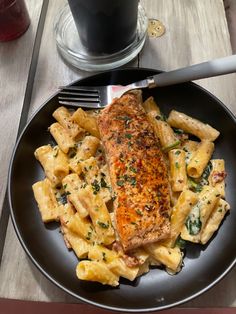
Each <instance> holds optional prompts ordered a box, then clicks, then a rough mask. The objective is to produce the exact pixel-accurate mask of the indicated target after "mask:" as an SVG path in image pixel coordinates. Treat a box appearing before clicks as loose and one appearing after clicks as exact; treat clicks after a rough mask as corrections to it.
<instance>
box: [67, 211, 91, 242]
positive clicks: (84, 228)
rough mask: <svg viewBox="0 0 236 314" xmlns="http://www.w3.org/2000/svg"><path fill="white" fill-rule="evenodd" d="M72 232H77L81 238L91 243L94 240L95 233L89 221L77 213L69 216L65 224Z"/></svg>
mask: <svg viewBox="0 0 236 314" xmlns="http://www.w3.org/2000/svg"><path fill="white" fill-rule="evenodd" d="M66 226H67V227H68V228H69V229H70V230H71V231H72V232H74V233H76V234H78V235H79V236H80V237H81V238H82V239H84V240H87V241H88V242H91V243H93V242H94V241H95V240H96V233H95V230H94V228H93V225H92V224H91V222H90V221H89V220H88V219H86V218H82V217H80V215H79V214H78V213H76V214H75V215H73V216H72V217H70V219H69V221H68V223H67V225H66Z"/></svg>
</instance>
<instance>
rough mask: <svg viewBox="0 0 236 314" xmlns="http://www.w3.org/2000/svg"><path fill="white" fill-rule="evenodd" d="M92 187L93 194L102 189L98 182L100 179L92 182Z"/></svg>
mask: <svg viewBox="0 0 236 314" xmlns="http://www.w3.org/2000/svg"><path fill="white" fill-rule="evenodd" d="M91 185H92V188H93V194H97V193H98V192H99V191H100V185H99V183H98V180H96V179H95V180H94V181H93V182H92V183H91Z"/></svg>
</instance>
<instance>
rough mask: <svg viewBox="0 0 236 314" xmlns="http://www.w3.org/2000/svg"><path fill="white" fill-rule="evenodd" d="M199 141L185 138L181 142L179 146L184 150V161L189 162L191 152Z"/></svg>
mask: <svg viewBox="0 0 236 314" xmlns="http://www.w3.org/2000/svg"><path fill="white" fill-rule="evenodd" d="M198 145H199V142H196V141H192V140H187V141H184V142H183V143H181V148H182V149H183V150H184V151H185V161H186V164H188V163H189V161H190V160H191V158H192V156H193V154H194V153H195V151H196V150H197V149H198Z"/></svg>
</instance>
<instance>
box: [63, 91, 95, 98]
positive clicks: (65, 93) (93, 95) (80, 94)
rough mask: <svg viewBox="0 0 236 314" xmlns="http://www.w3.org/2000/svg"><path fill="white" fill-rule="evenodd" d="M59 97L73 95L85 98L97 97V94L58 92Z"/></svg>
mask: <svg viewBox="0 0 236 314" xmlns="http://www.w3.org/2000/svg"><path fill="white" fill-rule="evenodd" d="M59 94H60V95H72V96H73V95H75V96H86V97H88V96H89V97H98V93H89V92H88V93H83V92H80V91H73V92H70V91H60V92H59Z"/></svg>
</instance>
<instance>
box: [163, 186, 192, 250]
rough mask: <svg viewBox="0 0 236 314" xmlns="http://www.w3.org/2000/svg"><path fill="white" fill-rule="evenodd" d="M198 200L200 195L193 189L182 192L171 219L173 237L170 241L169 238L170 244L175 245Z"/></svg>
mask: <svg viewBox="0 0 236 314" xmlns="http://www.w3.org/2000/svg"><path fill="white" fill-rule="evenodd" d="M197 201H198V196H197V194H196V193H193V192H192V191H189V190H185V191H183V192H182V193H181V194H180V197H179V199H178V201H177V203H176V205H175V206H174V208H173V211H172V214H171V219H170V230H171V239H170V240H169V241H168V240H167V243H168V244H169V245H170V246H174V244H175V241H176V239H177V237H178V236H179V234H180V232H181V230H182V228H183V226H184V223H185V221H186V218H187V217H188V215H189V213H190V211H191V209H192V207H193V206H194V205H195V204H196V203H197Z"/></svg>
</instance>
